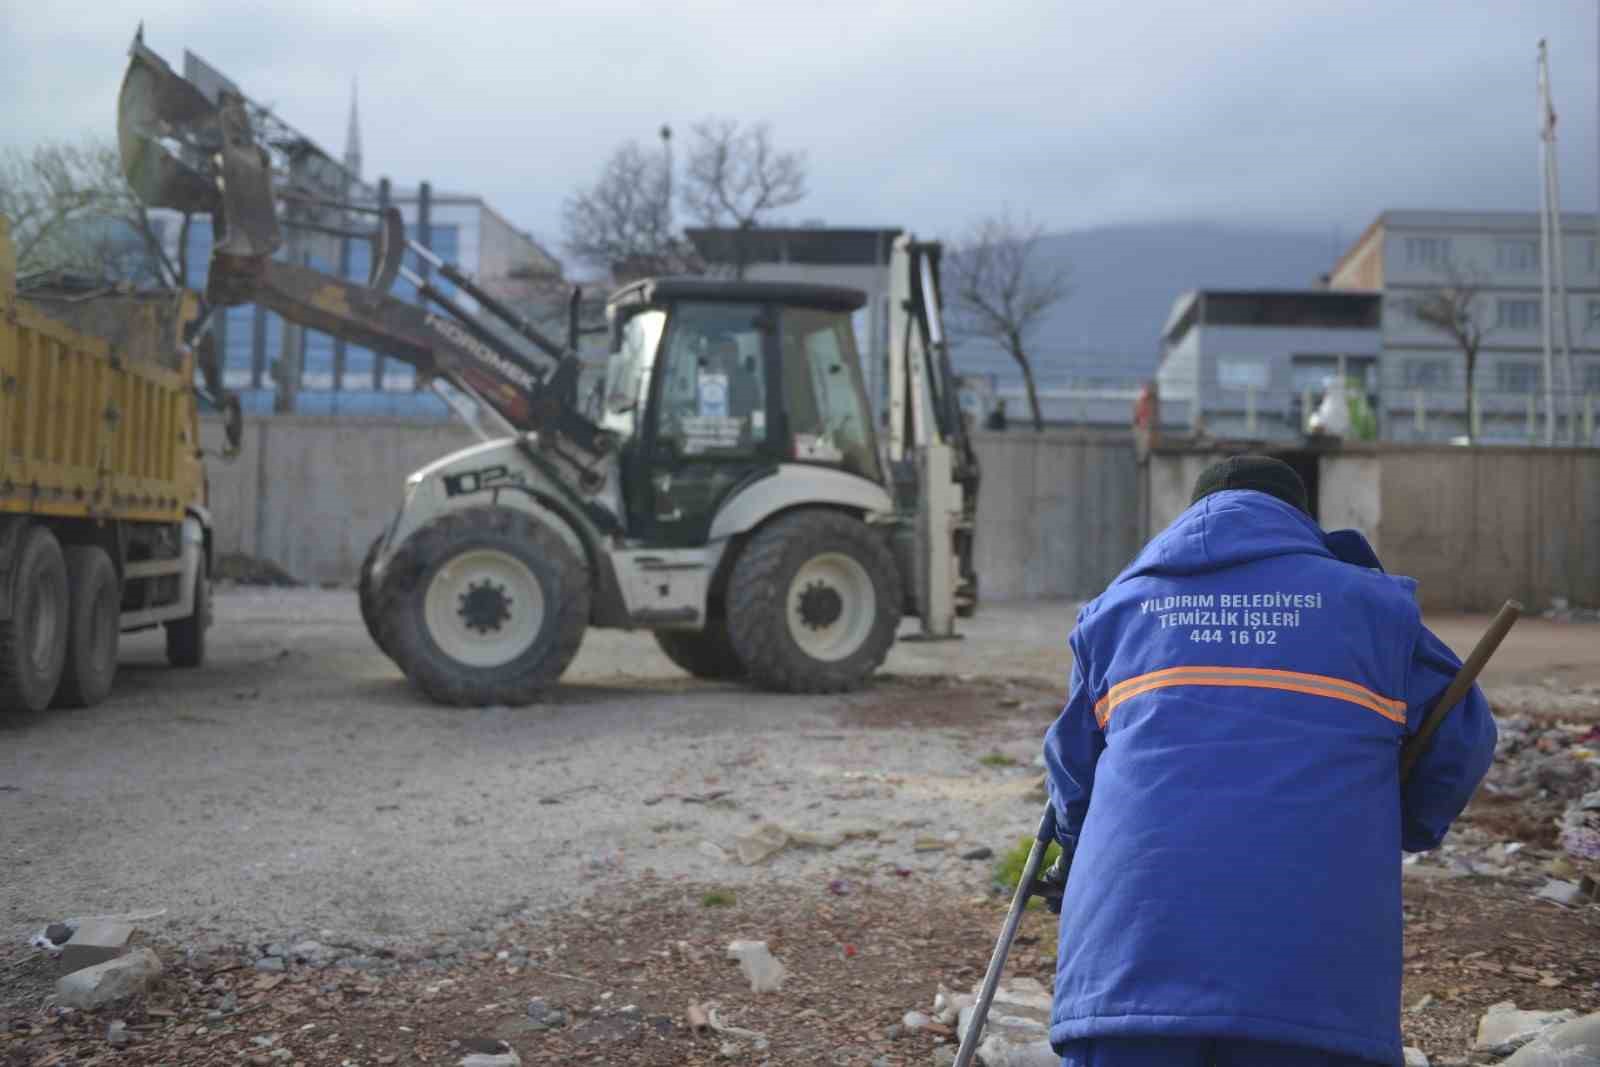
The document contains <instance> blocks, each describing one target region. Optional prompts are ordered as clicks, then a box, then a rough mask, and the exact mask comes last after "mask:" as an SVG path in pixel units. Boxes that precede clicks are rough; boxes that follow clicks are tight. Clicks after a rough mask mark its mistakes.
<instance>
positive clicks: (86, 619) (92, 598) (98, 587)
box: [55, 545, 122, 708]
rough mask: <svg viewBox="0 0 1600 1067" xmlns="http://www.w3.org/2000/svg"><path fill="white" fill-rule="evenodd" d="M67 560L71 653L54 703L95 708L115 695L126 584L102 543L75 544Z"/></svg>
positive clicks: (67, 656)
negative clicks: (124, 587) (113, 693)
mask: <svg viewBox="0 0 1600 1067" xmlns="http://www.w3.org/2000/svg"><path fill="white" fill-rule="evenodd" d="M66 559H67V591H68V592H67V601H68V608H67V655H66V662H65V664H64V666H63V667H62V670H61V685H60V686H59V687H58V688H57V689H56V698H55V703H56V705H57V706H58V707H64V708H92V707H94V706H95V705H96V704H98V703H100V702H101V701H102V700H104V699H105V698H106V697H107V696H109V695H110V694H111V683H112V681H113V680H115V678H116V677H117V640H118V637H119V636H120V634H121V632H122V586H121V583H119V582H118V581H117V569H116V568H115V567H113V566H112V565H111V557H110V556H108V555H106V551H105V549H103V548H101V547H99V546H98V545H73V546H72V547H70V548H68V549H67V551H66Z"/></svg>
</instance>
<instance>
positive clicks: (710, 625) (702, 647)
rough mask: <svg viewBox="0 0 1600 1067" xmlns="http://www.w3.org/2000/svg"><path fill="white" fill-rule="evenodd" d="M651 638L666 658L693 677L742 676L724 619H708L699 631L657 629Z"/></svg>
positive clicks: (741, 668) (742, 666) (740, 666)
mask: <svg viewBox="0 0 1600 1067" xmlns="http://www.w3.org/2000/svg"><path fill="white" fill-rule="evenodd" d="M655 638H656V644H658V645H660V646H661V651H662V652H664V653H666V656H667V658H668V659H670V660H671V661H672V662H673V663H675V664H677V665H678V666H679V667H682V668H683V669H684V670H686V671H688V672H689V673H690V674H692V675H694V676H695V677H696V678H709V679H731V678H743V677H744V674H745V670H744V664H743V663H741V662H739V653H738V652H736V651H734V648H733V641H732V640H731V639H730V638H729V637H728V622H727V620H726V619H711V620H710V621H708V622H707V623H706V625H705V629H703V630H657V631H655Z"/></svg>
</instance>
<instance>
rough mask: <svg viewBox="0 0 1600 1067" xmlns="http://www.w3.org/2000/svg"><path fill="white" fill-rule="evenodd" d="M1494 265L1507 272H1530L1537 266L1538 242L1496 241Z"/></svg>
mask: <svg viewBox="0 0 1600 1067" xmlns="http://www.w3.org/2000/svg"><path fill="white" fill-rule="evenodd" d="M1494 266H1495V269H1496V270H1499V271H1504V272H1506V273H1507V274H1532V273H1533V272H1534V271H1535V270H1537V269H1538V267H1539V242H1537V241H1523V240H1517V241H1496V242H1495V245H1494Z"/></svg>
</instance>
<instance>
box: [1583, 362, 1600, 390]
mask: <svg viewBox="0 0 1600 1067" xmlns="http://www.w3.org/2000/svg"><path fill="white" fill-rule="evenodd" d="M1583 391H1584V393H1585V394H1600V361H1595V362H1591V363H1589V364H1588V365H1587V366H1585V367H1584V368H1583Z"/></svg>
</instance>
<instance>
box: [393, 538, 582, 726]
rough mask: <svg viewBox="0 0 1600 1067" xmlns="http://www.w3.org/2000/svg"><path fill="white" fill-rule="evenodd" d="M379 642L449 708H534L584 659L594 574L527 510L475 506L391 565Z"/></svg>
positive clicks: (412, 543) (415, 541) (406, 547)
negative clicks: (581, 654)
mask: <svg viewBox="0 0 1600 1067" xmlns="http://www.w3.org/2000/svg"><path fill="white" fill-rule="evenodd" d="M374 606H375V608H376V616H377V620H378V632H379V634H380V635H381V640H380V642H379V644H380V645H381V646H382V647H384V648H387V649H389V650H390V654H391V655H392V656H393V658H394V660H395V662H396V663H398V664H399V665H400V669H401V670H403V671H405V672H406V677H408V678H410V679H411V681H412V682H414V683H415V684H416V685H417V687H418V688H420V689H421V690H422V691H423V692H424V693H426V694H428V696H430V697H432V698H433V699H434V700H436V701H438V702H440V703H442V704H454V705H458V706H464V707H469V706H480V707H481V706H483V705H488V704H508V705H511V706H520V705H523V704H531V703H532V702H533V701H535V700H537V699H538V697H539V695H540V694H541V693H543V692H544V690H546V689H548V688H549V687H550V686H551V685H553V684H554V683H555V682H556V680H557V679H559V678H560V677H561V675H562V673H563V672H564V671H565V670H566V669H567V666H568V664H570V663H571V662H572V658H573V657H574V656H576V655H577V654H578V646H579V645H580V644H581V643H582V641H583V632H584V630H585V629H586V628H587V627H588V625H589V574H588V571H587V569H586V568H585V566H584V565H583V563H582V562H581V561H580V560H579V558H578V556H577V554H576V553H574V552H573V550H572V549H571V548H570V547H568V545H567V542H566V541H564V540H562V538H561V537H560V535H558V534H557V533H556V532H555V531H553V530H551V529H550V528H549V527H547V526H545V525H544V524H542V523H540V522H539V521H538V520H536V519H534V518H533V517H532V516H530V515H527V514H525V513H524V512H520V511H514V510H512V509H510V508H501V507H477V508H466V509H464V510H461V511H453V512H450V513H449V514H446V515H442V516H440V517H439V518H437V519H434V520H433V521H432V522H430V523H428V524H427V525H426V526H424V527H423V528H422V529H420V530H418V531H417V532H416V533H414V534H412V535H411V536H410V537H409V538H407V539H406V542H405V543H404V544H403V545H401V546H400V548H399V549H398V550H397V551H396V552H395V553H394V555H393V556H392V557H391V558H390V560H389V562H388V564H387V565H386V566H385V567H384V571H383V580H382V582H381V583H379V586H378V591H377V597H376V601H375V604H374Z"/></svg>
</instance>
